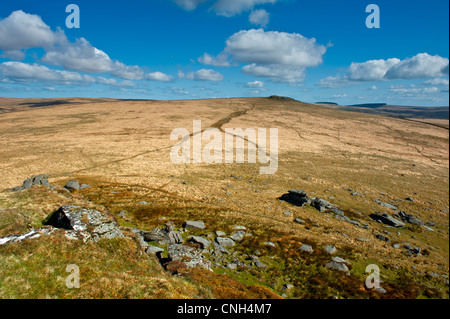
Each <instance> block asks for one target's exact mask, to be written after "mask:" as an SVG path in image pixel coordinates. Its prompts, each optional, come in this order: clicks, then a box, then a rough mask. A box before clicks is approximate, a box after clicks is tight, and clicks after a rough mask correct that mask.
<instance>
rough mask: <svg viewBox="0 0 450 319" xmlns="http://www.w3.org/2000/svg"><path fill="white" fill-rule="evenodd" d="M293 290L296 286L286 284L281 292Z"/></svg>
mask: <svg viewBox="0 0 450 319" xmlns="http://www.w3.org/2000/svg"><path fill="white" fill-rule="evenodd" d="M292 288H294V285H291V284H284V285H283V287H282V288H281V291H288V290H291V289H292Z"/></svg>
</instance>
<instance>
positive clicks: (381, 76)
mask: <svg viewBox="0 0 450 319" xmlns="http://www.w3.org/2000/svg"><path fill="white" fill-rule="evenodd" d="M448 66H449V59H448V58H443V57H440V56H438V55H435V56H432V55H429V54H428V53H419V54H417V55H416V56H414V57H412V58H407V59H405V60H400V59H397V58H392V59H388V60H370V61H366V62H362V63H352V64H351V65H350V67H349V68H348V69H347V71H346V73H345V74H344V75H341V76H339V75H338V76H329V77H327V78H325V79H322V80H320V81H319V82H318V83H317V84H318V85H319V86H321V87H329V88H336V87H341V86H345V85H349V84H354V83H359V82H365V81H386V80H396V79H421V78H438V77H442V76H445V75H448Z"/></svg>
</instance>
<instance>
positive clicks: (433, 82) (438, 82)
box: [424, 78, 449, 86]
mask: <svg viewBox="0 0 450 319" xmlns="http://www.w3.org/2000/svg"><path fill="white" fill-rule="evenodd" d="M424 84H426V85H443V86H448V85H449V79H445V78H440V79H439V78H436V79H431V80H428V81H425V82H424Z"/></svg>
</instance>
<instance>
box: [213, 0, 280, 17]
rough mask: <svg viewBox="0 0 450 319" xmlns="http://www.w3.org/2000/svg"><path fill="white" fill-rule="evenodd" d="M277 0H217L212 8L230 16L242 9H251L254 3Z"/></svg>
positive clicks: (274, 0) (220, 13)
mask: <svg viewBox="0 0 450 319" xmlns="http://www.w3.org/2000/svg"><path fill="white" fill-rule="evenodd" d="M275 2H277V0H218V1H217V2H216V3H215V4H214V5H213V7H212V8H213V10H214V11H215V12H216V13H217V14H218V15H222V16H225V17H232V16H234V15H236V14H239V13H241V12H244V11H249V10H252V9H253V8H254V7H255V6H256V5H259V4H266V3H275Z"/></svg>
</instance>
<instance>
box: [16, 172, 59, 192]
mask: <svg viewBox="0 0 450 319" xmlns="http://www.w3.org/2000/svg"><path fill="white" fill-rule="evenodd" d="M33 185H42V186H47V187H50V186H51V185H50V183H49V181H48V175H46V174H39V175H36V176H33V177H30V178H27V179H26V180H24V181H23V182H22V186H17V187H14V188H12V189H10V190H9V191H11V192H19V191H23V190H25V189H30V188H31V187H32V186H33Z"/></svg>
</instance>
